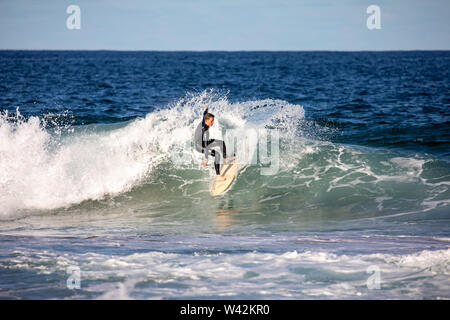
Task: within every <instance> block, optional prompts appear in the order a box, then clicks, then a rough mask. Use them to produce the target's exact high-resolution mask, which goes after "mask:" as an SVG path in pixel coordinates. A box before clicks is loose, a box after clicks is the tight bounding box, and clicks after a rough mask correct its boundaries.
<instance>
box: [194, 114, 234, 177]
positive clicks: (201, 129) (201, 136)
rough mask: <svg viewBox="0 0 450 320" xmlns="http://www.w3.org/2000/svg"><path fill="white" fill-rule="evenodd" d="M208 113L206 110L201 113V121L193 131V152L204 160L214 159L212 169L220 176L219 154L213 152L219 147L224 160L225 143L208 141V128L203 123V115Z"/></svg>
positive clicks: (213, 140)
mask: <svg viewBox="0 0 450 320" xmlns="http://www.w3.org/2000/svg"><path fill="white" fill-rule="evenodd" d="M207 113H208V109H206V110H205V112H204V113H203V120H202V122H201V123H199V125H198V126H197V129H195V134H194V142H195V150H197V151H198V152H200V153H203V154H204V155H205V159H208V156H213V157H214V168H215V169H216V174H217V175H219V174H220V154H219V153H218V152H216V150H213V149H212V148H214V147H219V148H220V151H221V152H222V156H223V157H224V158H226V157H227V149H226V147H225V142H223V141H222V140H217V139H209V127H208V126H207V125H206V123H205V115H206V114H207Z"/></svg>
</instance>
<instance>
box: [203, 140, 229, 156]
mask: <svg viewBox="0 0 450 320" xmlns="http://www.w3.org/2000/svg"><path fill="white" fill-rule="evenodd" d="M206 145H207V146H208V148H214V147H219V148H220V153H221V154H222V157H223V158H224V159H225V158H226V157H227V147H226V146H225V142H224V141H223V140H217V139H211V140H208V142H207V144H206Z"/></svg>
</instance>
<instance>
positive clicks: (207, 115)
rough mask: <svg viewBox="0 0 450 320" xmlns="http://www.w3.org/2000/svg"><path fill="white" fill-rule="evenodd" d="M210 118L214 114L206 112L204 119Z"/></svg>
mask: <svg viewBox="0 0 450 320" xmlns="http://www.w3.org/2000/svg"><path fill="white" fill-rule="evenodd" d="M211 118H214V115H213V114H212V113H209V112H208V113H207V114H205V121H206V120H209V119H211Z"/></svg>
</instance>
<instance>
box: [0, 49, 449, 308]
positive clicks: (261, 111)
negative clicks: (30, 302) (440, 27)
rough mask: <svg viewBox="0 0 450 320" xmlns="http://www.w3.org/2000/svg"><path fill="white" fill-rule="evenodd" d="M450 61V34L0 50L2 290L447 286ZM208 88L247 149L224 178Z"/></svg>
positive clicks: (220, 132)
mask: <svg viewBox="0 0 450 320" xmlns="http://www.w3.org/2000/svg"><path fill="white" fill-rule="evenodd" d="M449 71H450V52H449V51H399V52H116V51H0V112H1V113H0V298H1V299H449V298H450V190H449V186H450V76H449ZM205 105H208V106H209V111H210V112H211V113H213V114H214V115H215V119H216V121H215V124H214V126H213V127H212V128H211V134H210V136H211V138H216V139H224V140H225V141H226V142H227V144H228V146H232V145H233V143H234V142H235V145H236V146H237V145H238V144H239V143H241V142H242V143H243V146H244V147H243V148H244V149H245V150H244V149H242V150H244V151H245V152H244V153H245V155H246V156H247V158H245V157H244V156H243V152H241V153H240V154H239V153H237V157H238V159H239V157H242V159H241V161H240V170H239V172H238V175H237V178H236V180H235V181H234V183H233V185H232V187H231V189H229V190H228V191H227V192H226V193H225V194H223V195H222V196H218V197H212V196H211V195H210V191H209V190H210V185H211V182H212V180H213V178H214V174H215V173H214V169H213V160H212V159H210V160H209V162H208V165H207V167H206V168H204V167H202V166H201V159H202V157H201V154H199V153H197V152H196V151H195V150H194V149H193V144H192V138H193V134H194V130H195V128H196V126H197V125H198V123H199V122H200V121H201V119H202V114H203V106H205ZM229 133H233V134H235V135H232V134H229ZM266 138H267V140H266ZM269 138H270V139H271V140H270V139H269ZM230 139H231V140H230ZM233 139H234V140H233ZM232 140H233V141H234V142H233V141H232ZM261 141H262V142H261ZM244 142H245V143H244ZM266 142H267V143H266ZM264 146H266V147H267V148H266V149H267V150H264ZM236 150H240V149H239V148H236ZM263 151H267V152H265V153H264V152H263ZM268 158H269V159H268ZM251 159H253V160H252V161H249V160H251Z"/></svg>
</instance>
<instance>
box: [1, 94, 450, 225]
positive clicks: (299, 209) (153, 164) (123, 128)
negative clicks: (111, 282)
mask: <svg viewBox="0 0 450 320" xmlns="http://www.w3.org/2000/svg"><path fill="white" fill-rule="evenodd" d="M203 105H209V107H210V111H211V112H213V113H215V114H216V118H217V120H216V124H215V126H214V127H212V128H211V137H214V138H221V139H225V141H227V138H228V141H227V143H229V145H232V143H231V142H233V141H231V140H233V139H236V140H234V141H235V150H237V149H238V144H239V142H238V141H237V140H239V139H240V140H243V141H244V142H245V143H244V142H243V145H244V144H245V146H246V149H242V150H245V152H246V155H247V157H246V159H243V158H242V157H241V160H242V161H241V171H240V173H239V177H238V179H237V180H236V182H235V184H234V186H233V188H232V190H231V191H230V192H228V193H227V194H226V196H225V199H227V200H232V201H233V202H234V203H235V204H236V205H239V206H242V207H245V208H247V210H250V211H259V212H262V213H267V214H269V213H271V214H273V215H279V214H283V213H286V214H289V215H290V216H292V218H293V219H296V218H298V217H303V218H305V217H313V216H315V215H316V216H317V215H319V214H320V215H322V214H324V215H332V216H333V217H334V218H337V217H341V218H342V217H344V216H348V217H353V218H355V217H374V216H378V215H397V214H407V213H413V212H426V211H428V210H433V209H436V208H444V207H446V206H448V203H449V201H450V200H449V199H450V196H449V190H448V186H449V184H450V176H449V172H450V166H449V164H448V162H445V161H442V160H439V159H436V158H435V157H433V156H429V155H419V154H408V153H401V152H398V151H392V150H384V149H380V148H367V147H361V146H356V145H346V144H338V143H332V142H330V141H327V137H329V136H330V135H332V134H333V132H332V131H331V130H328V131H327V130H326V129H323V128H322V129H321V130H317V128H316V126H315V124H314V123H312V122H311V121H307V120H305V116H304V110H303V107H302V106H300V105H293V104H289V103H288V102H286V101H282V100H274V99H265V100H255V101H246V102H239V103H231V102H229V101H228V100H227V98H226V96H224V95H219V94H216V93H214V92H211V91H204V92H202V93H200V94H192V95H187V96H186V97H185V98H183V99H180V100H179V101H177V102H176V103H174V104H173V105H171V106H170V107H169V108H167V109H161V110H156V111H154V112H151V113H149V114H147V116H146V117H145V118H138V119H136V120H132V121H128V122H125V123H121V124H114V125H88V126H68V127H67V126H66V127H61V126H59V125H56V127H55V126H53V127H51V126H50V125H49V124H48V121H46V118H45V117H35V116H32V117H29V118H28V119H25V118H24V117H22V116H21V115H20V113H16V115H15V116H14V117H11V116H8V114H7V113H4V114H3V115H2V117H1V118H0V121H1V122H0V138H1V139H0V141H1V151H2V157H1V158H0V169H1V171H2V172H3V173H4V174H3V175H2V180H1V181H0V191H1V194H0V201H1V203H2V204H3V212H2V214H14V212H21V211H27V210H28V211H29V210H36V209H37V210H48V209H55V208H61V207H70V206H72V205H76V204H80V203H82V202H84V201H88V200H89V201H95V200H101V199H105V198H107V197H109V198H114V197H116V196H119V195H127V196H129V197H131V198H133V196H134V195H135V194H141V193H145V195H146V196H145V197H146V201H148V202H149V203H152V202H154V203H160V202H164V201H170V202H171V203H176V204H178V205H179V208H180V209H179V210H184V209H183V208H185V207H186V205H183V203H184V204H186V203H191V204H192V207H190V210H192V211H195V204H196V203H201V202H203V201H205V200H206V199H208V188H209V176H213V173H212V160H211V161H210V165H209V171H208V170H203V169H202V168H201V167H199V163H200V159H201V155H200V154H199V153H197V152H195V151H194V150H193V145H192V137H193V132H194V130H195V127H196V126H197V124H198V123H199V121H200V119H201V114H202V110H203V109H202V106H203ZM262 130H265V132H266V133H267V137H271V135H272V133H273V132H276V133H277V136H276V137H277V141H276V142H277V143H276V144H275V142H273V144H274V145H277V150H272V151H269V155H271V156H272V157H273V159H272V162H274V163H275V162H276V163H277V166H276V168H275V170H272V171H273V172H271V173H269V174H267V173H266V174H264V170H266V171H267V170H268V169H269V167H270V163H269V165H268V164H267V161H266V162H265V163H264V162H263V161H261V160H262V159H263V158H262V157H261V146H262V144H261V142H260V141H259V144H258V141H257V140H255V139H254V138H253V139H252V138H251V137H252V133H258V132H263V131H262ZM230 132H232V133H233V135H229V134H228V133H230ZM230 137H231V140H230ZM267 137H264V138H265V139H266V138H267ZM241 142H242V141H241ZM275 151H278V153H277V154H275V153H276V152H275ZM271 152H272V153H273V154H270V153H271ZM266 155H267V154H266ZM252 156H253V157H254V158H252ZM275 156H276V159H275ZM238 158H239V154H238ZM250 159H253V162H251V161H250ZM255 159H256V161H255ZM266 160H267V159H266ZM269 160H270V159H269ZM275 160H276V161H275ZM269 162H270V161H269ZM208 173H209V174H208ZM155 189H160V190H166V192H164V193H162V192H158V191H157V190H155ZM176 204H174V205H175V206H176ZM274 212H275V213H274Z"/></svg>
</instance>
